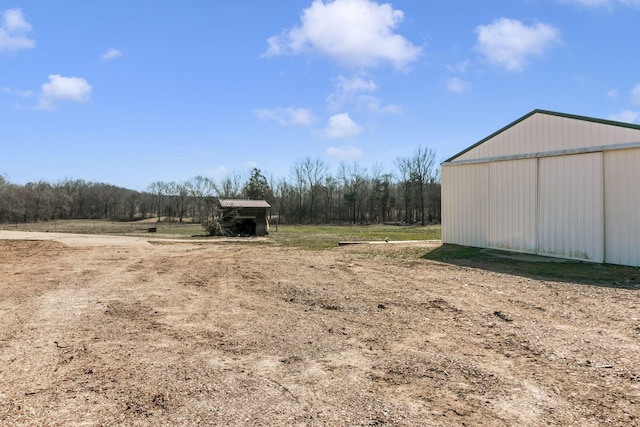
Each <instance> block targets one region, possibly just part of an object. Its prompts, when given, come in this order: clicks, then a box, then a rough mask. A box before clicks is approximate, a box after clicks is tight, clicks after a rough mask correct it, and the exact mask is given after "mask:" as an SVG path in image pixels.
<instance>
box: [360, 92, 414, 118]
mask: <svg viewBox="0 0 640 427" xmlns="http://www.w3.org/2000/svg"><path fill="white" fill-rule="evenodd" d="M357 105H358V109H360V110H366V111H369V112H370V113H383V114H402V113H403V109H402V107H401V106H399V105H395V104H387V105H382V102H381V101H380V99H379V98H376V97H375V96H371V95H361V96H359V97H358V101H357Z"/></svg>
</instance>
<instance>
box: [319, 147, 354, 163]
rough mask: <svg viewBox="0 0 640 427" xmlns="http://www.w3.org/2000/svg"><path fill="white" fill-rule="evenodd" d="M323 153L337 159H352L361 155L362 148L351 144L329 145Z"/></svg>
mask: <svg viewBox="0 0 640 427" xmlns="http://www.w3.org/2000/svg"><path fill="white" fill-rule="evenodd" d="M324 154H325V155H326V156H327V157H333V158H335V159H338V160H354V159H358V158H360V157H362V150H360V149H359V148H357V147H354V146H352V145H347V146H346V147H342V148H339V147H329V148H327V149H326V150H325V152H324Z"/></svg>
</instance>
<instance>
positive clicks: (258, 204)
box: [219, 199, 271, 208]
mask: <svg viewBox="0 0 640 427" xmlns="http://www.w3.org/2000/svg"><path fill="white" fill-rule="evenodd" d="M219 202H220V206H221V207H223V208H270V207H271V205H270V204H269V203H267V201H266V200H249V199H219Z"/></svg>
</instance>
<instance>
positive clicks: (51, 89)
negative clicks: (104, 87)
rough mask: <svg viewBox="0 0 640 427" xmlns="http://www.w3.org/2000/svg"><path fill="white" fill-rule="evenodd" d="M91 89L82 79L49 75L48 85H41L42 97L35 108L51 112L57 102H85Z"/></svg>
mask: <svg viewBox="0 0 640 427" xmlns="http://www.w3.org/2000/svg"><path fill="white" fill-rule="evenodd" d="M92 90H93V87H92V86H91V85H90V84H89V83H87V81H86V80H85V79H83V78H82V77H63V76H61V75H59V74H51V75H49V83H45V84H43V85H42V96H41V98H40V102H39V103H38V106H37V107H36V108H37V109H39V110H53V109H54V108H55V105H56V103H57V102H61V101H71V102H87V101H88V100H89V97H90V96H91V91H92Z"/></svg>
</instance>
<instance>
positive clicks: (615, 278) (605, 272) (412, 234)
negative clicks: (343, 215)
mask: <svg viewBox="0 0 640 427" xmlns="http://www.w3.org/2000/svg"><path fill="white" fill-rule="evenodd" d="M150 227H155V228H156V232H155V233H149V232H148V229H149V228H150ZM0 229H5V230H18V231H44V232H59V233H83V234H113V235H130V236H144V237H154V238H163V237H164V238H172V239H176V238H178V239H182V238H184V239H190V238H196V239H207V240H208V239H217V238H216V237H208V236H206V234H205V233H204V231H203V229H202V227H201V226H200V225H199V224H188V223H182V224H180V223H176V222H164V221H163V222H155V221H152V222H150V221H149V220H145V221H139V222H117V221H102V220H68V221H50V222H39V223H29V224H17V225H16V224H0ZM386 238H389V240H390V241H392V242H394V241H395V242H397V241H410V240H439V239H441V226H440V225H430V226H426V227H420V226H394V225H279V226H278V230H277V231H276V227H275V226H274V225H272V226H271V233H270V235H269V236H266V237H265V238H264V239H261V240H259V242H260V244H273V245H278V246H286V247H297V248H301V249H307V250H326V249H330V248H335V247H336V246H338V242H341V241H351V242H359V241H362V242H370V241H373V242H376V241H380V242H381V241H383V240H385V239H386ZM350 251H351V252H358V253H361V254H363V255H366V254H367V253H368V252H370V251H371V248H369V247H368V246H367V245H356V246H355V247H353V248H351V249H350ZM496 252H498V251H487V250H483V249H480V248H472V247H465V246H457V245H444V246H440V247H437V248H435V249H433V248H432V247H431V248H427V247H420V246H415V245H414V246H406V247H404V246H397V247H394V249H393V250H392V251H387V252H386V256H389V257H402V258H408V259H414V260H420V259H428V260H434V261H441V262H447V263H450V264H456V265H467V266H470V267H477V268H482V269H487V270H492V271H498V272H504V273H509V274H518V275H521V276H527V277H537V278H546V279H549V280H560V281H567V282H581V283H589V284H597V285H604V286H612V287H620V288H628V289H638V288H640V269H639V268H635V267H626V266H618V265H610V264H595V263H588V262H579V261H563V262H533V261H531V260H526V259H521V258H519V257H517V256H516V257H509V256H507V257H501V256H496ZM542 261H544V260H542Z"/></svg>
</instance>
